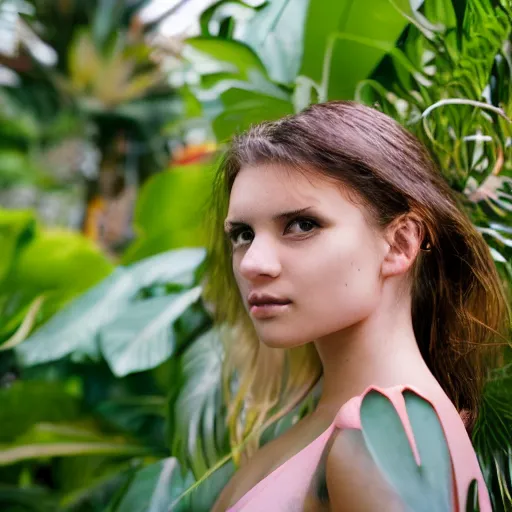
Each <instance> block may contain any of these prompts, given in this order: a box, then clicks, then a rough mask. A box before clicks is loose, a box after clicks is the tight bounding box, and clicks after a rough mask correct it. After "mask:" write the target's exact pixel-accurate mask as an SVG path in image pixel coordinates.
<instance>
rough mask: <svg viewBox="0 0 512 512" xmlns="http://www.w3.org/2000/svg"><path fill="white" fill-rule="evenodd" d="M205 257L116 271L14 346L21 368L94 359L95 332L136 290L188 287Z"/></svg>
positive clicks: (193, 254) (173, 255)
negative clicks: (65, 359) (173, 285)
mask: <svg viewBox="0 0 512 512" xmlns="http://www.w3.org/2000/svg"><path fill="white" fill-rule="evenodd" d="M204 257H205V250H204V249H182V250H177V251H173V252H169V253H166V254H161V255H159V256H155V257H153V258H150V259H148V260H146V261H142V262H140V263H138V264H135V265H132V266H130V267H127V268H123V267H119V268H117V269H116V270H115V271H114V272H113V273H112V274H111V275H110V276H109V277H108V278H107V279H105V280H104V281H102V282H101V283H99V284H98V285H96V286H95V287H93V288H92V289H90V290H88V291H87V292H85V293H84V294H83V295H81V296H79V297H78V298H77V299H75V300H74V301H73V302H71V303H70V304H68V305H67V306H66V307H65V308H64V309H62V310H60V311H59V312H58V313H57V314H56V315H54V316H53V317H52V318H51V319H50V320H49V321H48V322H47V323H45V324H44V325H43V326H42V327H41V328H40V329H38V330H37V331H36V332H35V333H34V334H33V335H32V336H30V337H29V338H28V339H27V340H26V341H25V342H24V343H22V344H21V345H18V346H17V347H15V351H16V353H17V355H18V356H19V357H20V359H21V361H22V363H23V364H24V365H26V366H31V365H35V364H41V363H45V362H49V361H55V360H57V359H60V358H62V357H65V356H67V355H70V354H72V355H73V357H74V359H80V358H83V357H84V356H86V357H90V358H93V359H97V358H98V357H99V350H98V341H99V340H98V332H99V330H100V329H101V328H102V327H104V326H106V325H108V324H109V323H111V322H112V321H113V320H114V319H115V318H117V317H118V316H119V315H120V314H121V313H122V312H123V311H125V310H126V308H128V307H129V305H130V304H131V302H132V300H133V299H134V298H135V297H136V295H137V294H138V293H139V291H140V290H141V289H144V288H146V287H149V286H151V285H154V284H161V283H179V284H190V283H191V282H192V281H193V275H194V274H193V273H194V271H195V268H196V266H197V265H198V264H199V263H200V262H201V261H202V260H203V259H204Z"/></svg>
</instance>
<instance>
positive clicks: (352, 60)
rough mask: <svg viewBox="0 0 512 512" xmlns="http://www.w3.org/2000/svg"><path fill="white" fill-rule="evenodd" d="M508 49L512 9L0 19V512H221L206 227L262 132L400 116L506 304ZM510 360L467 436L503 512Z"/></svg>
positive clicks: (150, 3) (223, 468) (41, 0)
mask: <svg viewBox="0 0 512 512" xmlns="http://www.w3.org/2000/svg"><path fill="white" fill-rule="evenodd" d="M511 30H512V4H511V2H510V0H366V1H364V2H363V1H359V2H356V1H354V0H267V1H263V2H262V1H257V0H251V1H249V0H217V1H212V0H0V509H1V510H6V511H40V510H43V511H46V510H51V511H55V510H74V511H80V512H82V511H84V512H85V511H105V510H107V511H111V512H114V511H115V512H117V511H121V512H124V511H127V512H132V511H142V510H150V511H152V512H157V511H158V512H159V511H164V510H165V511H167V510H193V511H202V510H205V511H206V510H209V509H210V508H211V505H212V503H213V501H214V500H215V497H216V496H217V494H218V492H219V491H220V489H222V487H223V486H224V485H225V483H226V482H227V480H228V479H229V477H230V475H231V474H232V472H233V471H234V465H233V462H232V460H227V462H226V463H224V464H220V461H223V458H224V457H226V455H227V454H229V452H230V426H229V425H228V424H227V422H226V407H225V404H224V403H223V394H222V388H221V373H220V370H221V364H222V357H223V352H222V346H221V343H220V342H219V332H218V330H217V327H216V326H213V325H212V321H211V316H210V315H211V307H213V306H212V305H208V304H205V303H204V302H202V301H201V292H202V286H203V282H202V276H203V274H204V271H205V269H206V268H207V258H206V256H207V255H206V252H205V249H204V246H205V237H206V235H207V233H205V230H204V226H203V223H202V220H203V219H204V216H205V215H207V211H206V210H205V205H206V204H207V199H208V197H209V192H210V189H211V186H210V184H211V179H212V173H213V170H214V168H215V162H216V161H217V158H218V156H219V155H220V154H221V153H222V150H223V147H224V144H225V143H226V141H227V140H228V139H229V137H230V136H231V135H233V134H234V133H236V132H238V131H241V130H244V129H246V128H247V127H249V126H250V125H251V124H253V123H257V122H260V121H262V120H270V119H276V118H279V117H281V116H283V115H286V114H289V113H293V112H298V111H300V110H302V109H303V108H305V107H306V106H307V105H309V104H311V103H315V102H320V101H326V100H331V99H355V100H357V101H360V102H364V103H366V104H369V105H372V106H375V107H376V108H379V109H380V110H383V111H384V112H386V113H387V114H389V115H391V116H392V117H394V118H395V119H396V120H397V121H399V122H400V123H402V124H403V125H405V126H406V127H407V128H408V129H409V130H411V131H412V132H413V133H415V134H416V135H417V136H418V137H419V138H420V139H421V140H422V141H423V142H424V143H425V144H426V145H427V146H428V147H429V149H430V150H431V152H432V154H433V155H434V157H435V158H436V159H437V161H438V163H439V165H440V167H441V169H442V172H443V173H444V175H445V177H446V180H447V181H448V182H449V184H450V185H451V187H452V188H453V189H454V190H455V191H456V193H457V195H458V196H459V198H460V201H461V206H462V207H463V208H465V209H466V211H467V212H468V214H469V215H470V216H471V218H472V220H473V222H474V224H475V226H476V227H477V229H479V230H480V231H481V233H482V234H483V235H484V237H485V239H486V240H487V242H488V244H489V247H490V250H491V252H492V255H493V257H494V260H495V262H496V266H497V268H498V271H499V272H500V275H501V276H502V278H503V282H504V285H505V287H506V290H507V291H508V293H509V294H510V292H511V283H512V266H511V265H512V222H511V220H512V125H511V121H510V119H511V117H512V85H511V84H512V39H511ZM509 352H510V351H505V350H504V362H505V365H504V367H503V368H500V369H497V370H496V372H495V374H493V378H492V379H491V381H490V382H489V384H488V386H487V388H486V395H485V401H484V405H483V408H482V413H481V416H480V418H479V421H478V424H477V428H476V429H475V431H474V434H473V442H474V445H475V448H476V449H477V452H478V455H479V458H480V462H481V464H482V467H483V468H484V473H485V476H486V479H487V483H488V486H489V488H490V489H491V495H492V500H493V505H494V508H495V510H512V374H511V373H510V367H509V366H508V365H509V364H510V362H511V361H512V358H511V357H510V353H509ZM233 386H234V387H235V388H234V389H236V381H235V382H234V383H233ZM312 403H314V397H312V398H311V399H309V398H308V400H306V401H305V402H304V403H303V404H302V405H301V406H300V407H298V408H296V409H295V410H293V411H291V413H290V414H288V415H287V416H286V417H284V418H283V419H282V420H279V422H277V423H276V424H275V425H272V427H269V429H268V430H267V431H266V432H265V435H264V438H263V440H264V441H265V440H268V439H270V438H272V437H274V436H276V435H279V433H281V432H283V431H284V430H285V429H286V428H288V427H289V426H290V425H291V424H292V422H293V421H295V420H296V419H297V417H300V416H302V415H304V414H306V413H307V412H308V410H310V408H311V407H312Z"/></svg>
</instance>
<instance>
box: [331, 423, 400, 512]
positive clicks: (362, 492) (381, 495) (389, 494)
mask: <svg viewBox="0 0 512 512" xmlns="http://www.w3.org/2000/svg"><path fill="white" fill-rule="evenodd" d="M326 481H327V491H328V494H329V503H330V509H331V510H333V511H336V512H375V511H377V510H378V511H379V512H402V511H405V510H406V509H405V506H404V504H403V501H402V500H401V499H400V497H399V496H398V494H397V493H396V492H395V491H394V490H393V488H392V487H391V486H390V485H389V484H388V483H387V481H386V480H385V478H384V477H383V476H382V474H381V472H380V470H379V468H378V467H377V466H376V465H375V463H374V462H373V459H372V458H371V455H370V453H369V452H368V450H367V448H366V445H365V442H364V439H363V435H362V433H361V432H360V431H359V430H353V429H347V430H338V431H336V432H335V434H333V439H332V441H331V443H330V448H329V452H328V455H327V460H326Z"/></svg>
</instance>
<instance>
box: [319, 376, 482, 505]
mask: <svg viewBox="0 0 512 512" xmlns="http://www.w3.org/2000/svg"><path fill="white" fill-rule="evenodd" d="M427 410H430V411H431V412H434V413H435V417H437V420H438V424H439V425H440V426H441V430H440V432H442V435H443V436H444V439H445V441H446V446H447V448H448V452H449V454H448V455H449V459H450V460H449V467H450V466H451V471H452V476H453V480H454V482H453V483H454V493H455V495H456V496H457V501H458V503H465V499H466V492H467V489H468V487H469V485H470V483H471V482H472V480H474V479H476V480H477V482H478V488H479V492H480V496H481V500H480V501H481V504H482V505H481V510H490V508H487V505H488V494H487V490H486V488H485V482H484V480H483V477H482V474H481V471H480V467H479V464H478V459H477V457H476V454H475V451H474V449H473V446H472V443H471V439H470V437H469V435H468V433H467V431H466V428H465V424H464V421H463V419H462V418H461V415H460V414H459V412H458V411H457V410H456V408H455V407H454V405H453V404H452V402H451V401H450V399H449V398H448V396H447V395H446V394H445V393H444V392H443V391H442V389H440V388H439V389H437V388H436V387H435V386H425V387H421V386H415V385H409V384H402V385H397V386H392V387H387V388H381V387H379V386H374V385H372V386H369V387H368V388H367V389H366V390H365V391H364V392H363V393H361V394H360V395H358V396H355V397H353V398H352V399H350V400H349V401H347V402H346V403H345V404H344V405H343V406H342V407H341V409H340V410H339V412H338V414H337V415H336V418H335V425H336V427H337V430H336V439H335V440H334V441H333V443H332V447H331V450H330V453H329V456H328V459H327V468H328V469H327V472H328V474H330V475H334V476H333V478H334V481H333V482H331V487H337V488H339V489H341V490H342V489H343V487H344V486H343V485H341V486H340V485H339V484H340V482H341V481H343V482H345V483H346V482H348V481H349V480H350V479H354V480H358V478H363V480H364V479H365V478H366V477H364V474H365V473H366V474H370V473H369V470H368V467H369V465H371V464H370V463H369V462H368V453H367V452H366V449H365V448H363V447H364V446H366V444H367V443H366V442H365V440H364V438H365V429H368V430H369V429H370V428H375V427H376V428H377V429H380V430H381V431H382V438H383V440H384V442H386V443H389V445H390V446H392V445H393V443H394V442H396V439H397V438H396V436H394V435H392V434H393V433H392V432H390V430H391V429H395V430H396V429H397V427H398V428H399V425H400V424H401V427H402V432H403V433H405V436H406V438H407V440H408V442H409V447H410V451H411V452H412V454H413V456H414V459H415V461H416V464H417V465H418V466H419V465H420V464H421V453H420V450H419V449H418V441H419V438H418V436H421V435H422V434H421V431H422V430H423V431H424V428H422V426H423V425H426V423H427V421H428V418H429V416H428V414H427V412H428V411H427ZM432 418H433V416H432V415H430V421H431V422H432V421H433V422H434V423H437V422H436V421H435V419H434V420H432ZM430 425H432V423H430ZM404 439H405V437H404ZM425 455H426V454H423V456H425ZM396 461H397V463H400V458H399V457H397V459H396ZM356 475H359V476H358V477H357V478H356ZM375 478H376V480H375V482H372V485H373V486H374V488H376V487H377V486H378V485H379V481H378V475H377V474H375ZM366 483H368V482H366ZM390 496H392V493H391V494H390ZM390 500H391V498H390ZM391 501H392V500H391ZM391 509H392V507H391ZM457 510H458V508H457Z"/></svg>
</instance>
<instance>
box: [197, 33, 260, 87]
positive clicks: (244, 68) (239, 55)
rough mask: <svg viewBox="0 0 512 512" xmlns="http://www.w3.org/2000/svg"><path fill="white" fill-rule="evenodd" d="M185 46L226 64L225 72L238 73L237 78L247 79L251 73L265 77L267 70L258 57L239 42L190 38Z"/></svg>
mask: <svg viewBox="0 0 512 512" xmlns="http://www.w3.org/2000/svg"><path fill="white" fill-rule="evenodd" d="M187 44H188V45H190V46H191V47H193V48H194V49H196V50H197V51H200V52H202V53H206V54H207V55H209V56H210V57H212V58H214V59H216V60H218V61H220V62H224V63H226V64H227V65H228V66H226V68H225V69H226V70H230V69H231V70H232V71H238V73H239V76H240V77H241V78H243V79H246V80H247V79H248V78H249V76H250V73H251V72H252V71H259V72H260V73H262V74H264V75H266V74H267V70H266V69H265V66H264V64H263V63H262V62H261V60H260V58H259V57H258V55H257V54H256V53H255V52H254V51H253V50H252V49H251V48H249V47H248V46H247V45H245V44H243V43H242V42H239V41H234V40H229V39H227V40H224V39H220V38H216V37H192V38H190V39H187Z"/></svg>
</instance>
